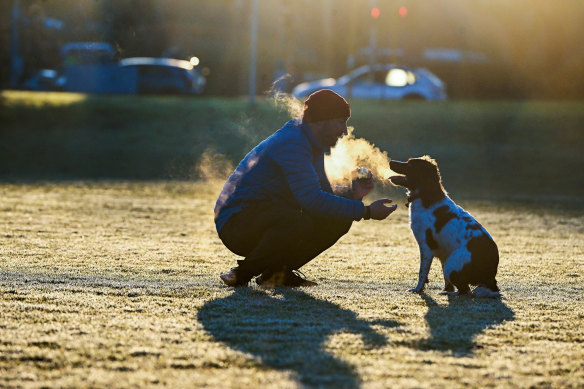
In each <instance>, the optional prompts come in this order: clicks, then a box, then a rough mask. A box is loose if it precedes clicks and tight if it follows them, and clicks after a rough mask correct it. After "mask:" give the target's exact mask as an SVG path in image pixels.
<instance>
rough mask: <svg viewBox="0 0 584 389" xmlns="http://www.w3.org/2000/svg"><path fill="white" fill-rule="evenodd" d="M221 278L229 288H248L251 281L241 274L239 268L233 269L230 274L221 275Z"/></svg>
mask: <svg viewBox="0 0 584 389" xmlns="http://www.w3.org/2000/svg"><path fill="white" fill-rule="evenodd" d="M219 278H221V281H223V282H224V283H225V285H227V286H246V285H247V284H248V283H249V281H250V280H249V279H246V278H245V277H243V276H242V275H241V274H240V271H239V267H232V268H231V270H229V271H228V272H225V273H223V274H221V275H220V276H219Z"/></svg>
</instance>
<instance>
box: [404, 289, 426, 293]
mask: <svg viewBox="0 0 584 389" xmlns="http://www.w3.org/2000/svg"><path fill="white" fill-rule="evenodd" d="M422 290H424V288H413V289H410V290H408V292H412V293H422Z"/></svg>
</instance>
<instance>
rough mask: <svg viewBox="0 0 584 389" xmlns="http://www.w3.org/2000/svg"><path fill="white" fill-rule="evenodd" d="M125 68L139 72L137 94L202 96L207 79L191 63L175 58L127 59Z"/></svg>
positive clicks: (124, 60)
mask: <svg viewBox="0 0 584 389" xmlns="http://www.w3.org/2000/svg"><path fill="white" fill-rule="evenodd" d="M120 66H122V67H124V68H134V69H136V72H137V75H136V77H137V81H136V82H137V93H148V94H150V93H156V94H159V93H161V94H200V93H202V92H203V87H204V86H205V82H206V81H205V77H204V76H203V75H202V74H201V73H200V72H199V70H198V69H197V68H195V67H194V66H193V65H192V64H191V63H190V62H189V61H183V60H180V59H173V58H146V57H135V58H125V59H122V60H121V61H120Z"/></svg>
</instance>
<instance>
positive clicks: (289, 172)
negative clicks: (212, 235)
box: [215, 119, 364, 231]
mask: <svg viewBox="0 0 584 389" xmlns="http://www.w3.org/2000/svg"><path fill="white" fill-rule="evenodd" d="M324 151H325V150H324V149H323V148H322V146H320V144H319V143H318V142H317V141H316V139H315V138H314V137H313V136H312V134H311V133H310V131H309V130H308V127H307V126H306V125H305V124H304V123H302V122H301V121H300V120H298V119H295V120H291V121H289V122H288V123H286V124H285V125H284V127H282V128H281V129H279V130H278V131H276V132H275V133H274V134H273V135H271V136H270V137H268V138H267V139H265V140H264V141H263V142H261V143H260V144H259V145H257V146H256V147H255V148H254V149H253V150H252V151H250V152H249V154H247V155H246V156H245V158H244V159H243V160H242V161H241V162H240V163H239V166H237V168H236V169H235V171H234V172H233V174H231V176H230V177H229V179H228V180H227V182H226V183H225V186H224V187H223V190H222V191H221V194H220V195H219V198H218V199H217V203H216V205H215V225H216V227H217V231H220V230H221V228H222V227H223V226H224V225H225V223H226V222H227V220H228V219H229V217H231V215H233V214H235V213H237V212H239V211H240V210H241V209H242V208H243V207H245V206H246V205H250V204H257V203H261V202H266V201H267V202H273V203H277V204H282V206H291V207H295V208H299V209H300V208H301V209H303V210H304V211H306V212H308V213H312V214H318V215H326V216H332V217H338V218H345V219H353V220H360V219H361V217H362V215H363V209H364V204H363V203H362V202H361V201H359V200H350V199H347V198H343V197H339V196H336V195H334V194H332V189H331V185H330V183H329V181H328V178H327V177H326V173H325V171H324Z"/></svg>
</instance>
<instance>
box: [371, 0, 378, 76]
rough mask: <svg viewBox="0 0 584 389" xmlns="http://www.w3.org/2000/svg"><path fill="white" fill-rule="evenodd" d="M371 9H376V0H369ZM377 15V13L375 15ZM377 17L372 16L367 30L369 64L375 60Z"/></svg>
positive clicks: (372, 63)
mask: <svg viewBox="0 0 584 389" xmlns="http://www.w3.org/2000/svg"><path fill="white" fill-rule="evenodd" d="M370 2H371V9H377V0H370ZM377 17H379V15H377ZM377 17H374V18H373V22H372V23H371V28H370V30H369V49H370V51H369V65H370V66H373V65H375V62H376V61H377Z"/></svg>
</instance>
